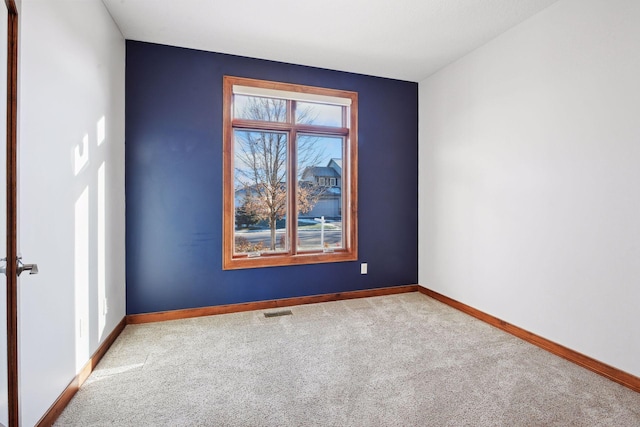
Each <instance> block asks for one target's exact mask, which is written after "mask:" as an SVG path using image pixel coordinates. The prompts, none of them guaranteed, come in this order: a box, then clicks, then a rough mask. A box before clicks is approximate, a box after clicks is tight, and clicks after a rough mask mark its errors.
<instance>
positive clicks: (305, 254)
mask: <svg viewBox="0 0 640 427" xmlns="http://www.w3.org/2000/svg"><path fill="white" fill-rule="evenodd" d="M234 86H244V87H252V88H261V89H266V90H275V91H282V92H288V93H290V95H291V96H293V97H295V96H296V94H298V95H300V97H301V100H303V101H304V100H305V96H318V95H319V96H324V97H334V98H341V99H344V100H349V102H350V106H349V108H345V112H346V111H348V114H349V116H348V117H346V114H345V117H343V123H348V127H344V128H341V134H342V136H343V137H344V141H345V145H346V147H345V148H343V153H344V155H343V162H342V163H343V166H342V170H343V179H342V184H343V192H342V193H343V196H342V197H343V206H344V207H343V208H342V212H341V213H342V224H343V225H342V226H343V248H340V249H336V250H335V251H331V252H326V251H309V250H304V251H303V250H299V249H298V248H297V244H294V243H293V242H297V211H296V209H295V206H296V201H295V191H293V192H291V191H290V196H289V200H288V204H287V218H293V219H294V221H291V223H292V224H293V225H294V226H292V227H287V232H288V237H289V242H290V244H289V248H288V251H287V252H279V253H273V254H272V253H264V254H261V256H257V257H250V256H248V255H245V254H242V255H238V254H234V242H235V188H234V165H233V162H234V152H233V147H234V140H233V135H234V129H248V130H253V129H255V128H256V127H257V123H255V122H253V121H251V120H244V119H234V117H233V95H234V93H233V88H234ZM258 129H260V130H265V128H264V127H263V124H261V125H260V126H258ZM270 130H274V131H281V130H285V131H288V132H291V133H292V134H293V137H292V138H289V150H295V148H293V146H294V145H295V140H296V138H295V135H296V134H297V133H304V134H317V135H323V134H326V129H324V127H323V126H318V125H309V124H296V123H295V120H293V118H292V117H289V123H286V124H279V123H269V129H268V131H270ZM222 133H223V135H222V138H223V168H222V169H223V180H222V181H223V215H222V216H223V235H222V236H223V237H222V242H223V250H222V268H223V270H236V269H245V268H260V267H275V266H286V265H302V264H318V263H331V262H343V261H356V260H357V259H358V94H357V93H356V92H352V91H345V90H338V89H328V88H320V87H314V86H304V85H297V84H291V83H280V82H272V81H265V80H256V79H248V78H242V77H232V76H224V77H223V132H222ZM329 135H333V133H332V134H329ZM288 152H289V153H291V152H293V151H288ZM287 162H288V164H287V166H288V172H287V173H288V177H289V178H288V179H287V182H288V184H287V185H289V189H290V190H291V189H295V185H296V183H295V179H293V175H292V174H293V171H294V170H295V168H296V164H295V162H296V159H295V156H293V155H288V158H287ZM345 227H346V229H345Z"/></svg>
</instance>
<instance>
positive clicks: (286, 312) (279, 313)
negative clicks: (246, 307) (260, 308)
mask: <svg viewBox="0 0 640 427" xmlns="http://www.w3.org/2000/svg"><path fill="white" fill-rule="evenodd" d="M292 314H293V313H292V312H291V310H282V311H272V312H271V313H265V314H264V317H280V316H291V315H292Z"/></svg>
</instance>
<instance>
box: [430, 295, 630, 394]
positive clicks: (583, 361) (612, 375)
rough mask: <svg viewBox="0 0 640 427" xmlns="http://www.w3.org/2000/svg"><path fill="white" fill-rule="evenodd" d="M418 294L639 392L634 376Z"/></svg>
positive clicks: (481, 314)
mask: <svg viewBox="0 0 640 427" xmlns="http://www.w3.org/2000/svg"><path fill="white" fill-rule="evenodd" d="M418 291H419V292H420V293H422V294H424V295H427V296H428V297H431V298H433V299H435V300H437V301H440V302H442V303H444V304H446V305H448V306H450V307H452V308H455V309H456V310H458V311H461V312H463V313H465V314H468V315H470V316H472V317H475V318H476V319H479V320H481V321H483V322H485V323H488V324H489V325H491V326H494V327H496V328H498V329H501V330H503V331H505V332H507V333H509V334H511V335H514V336H516V337H518V338H520V339H522V340H524V341H527V342H529V343H531V344H533V345H535V346H537V347H540V348H541V349H543V350H546V351H548V352H549V353H552V354H555V355H556V356H560V357H562V358H563V359H566V360H568V361H569V362H572V363H575V364H576V365H579V366H582V367H583V368H586V369H588V370H590V371H592V372H595V373H596V374H598V375H602V376H603V377H605V378H608V379H610V380H611V381H615V382H617V383H618V384H621V385H623V386H625V387H627V388H629V389H631V390H633V391H636V392H638V393H640V378H639V377H636V376H635V375H632V374H630V373H628V372H624V371H622V370H620V369H618V368H614V367H613V366H610V365H607V364H605V363H602V362H600V361H598V360H596V359H593V358H591V357H589V356H586V355H584V354H582V353H578V352H577V351H575V350H572V349H570V348H567V347H565V346H563V345H560V344H558V343H555V342H553V341H550V340H548V339H546V338H543V337H541V336H539V335H536V334H534V333H531V332H529V331H526V330H524V329H522V328H520V327H518V326H515V325H512V324H510V323H507V322H505V321H504V320H501V319H498V318H497V317H494V316H492V315H490V314H487V313H484V312H482V311H480V310H478V309H476V308H473V307H471V306H468V305H466V304H464V303H461V302H459V301H456V300H454V299H452V298H449V297H447V296H445V295H442V294H440V293H438V292H435V291H432V290H431V289H428V288H425V287H423V286H418Z"/></svg>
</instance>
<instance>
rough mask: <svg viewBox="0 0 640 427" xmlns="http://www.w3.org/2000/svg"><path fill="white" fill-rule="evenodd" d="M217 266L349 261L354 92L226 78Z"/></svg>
mask: <svg viewBox="0 0 640 427" xmlns="http://www.w3.org/2000/svg"><path fill="white" fill-rule="evenodd" d="M223 91H224V93H223V98H224V101H223V102H224V116H223V121H224V124H223V126H224V130H223V144H224V147H223V151H224V156H223V157H224V160H223V174H224V180H223V181H224V184H223V185H224V191H223V192H224V208H223V209H224V213H223V246H224V247H223V268H224V269H226V270H228V269H240V268H254V267H268V266H278V265H296V264H313V263H322V262H338V261H353V260H356V259H357V257H358V254H357V158H358V157H357V146H358V144H357V117H358V95H357V93H355V92H349V91H342V90H335V89H325V88H318V87H311V86H301V85H294V84H288V83H276V82H269V81H263V80H254V79H245V78H239V77H228V76H225V77H224V88H223Z"/></svg>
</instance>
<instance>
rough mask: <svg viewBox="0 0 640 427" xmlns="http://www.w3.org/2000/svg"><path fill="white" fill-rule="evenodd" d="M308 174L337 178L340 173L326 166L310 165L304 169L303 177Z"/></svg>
mask: <svg viewBox="0 0 640 427" xmlns="http://www.w3.org/2000/svg"><path fill="white" fill-rule="evenodd" d="M308 176H323V177H336V178H339V177H340V174H339V173H338V172H337V171H336V170H335V169H334V168H330V167H328V166H311V167H308V168H307V169H305V171H304V174H302V177H303V178H306V177H308Z"/></svg>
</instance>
